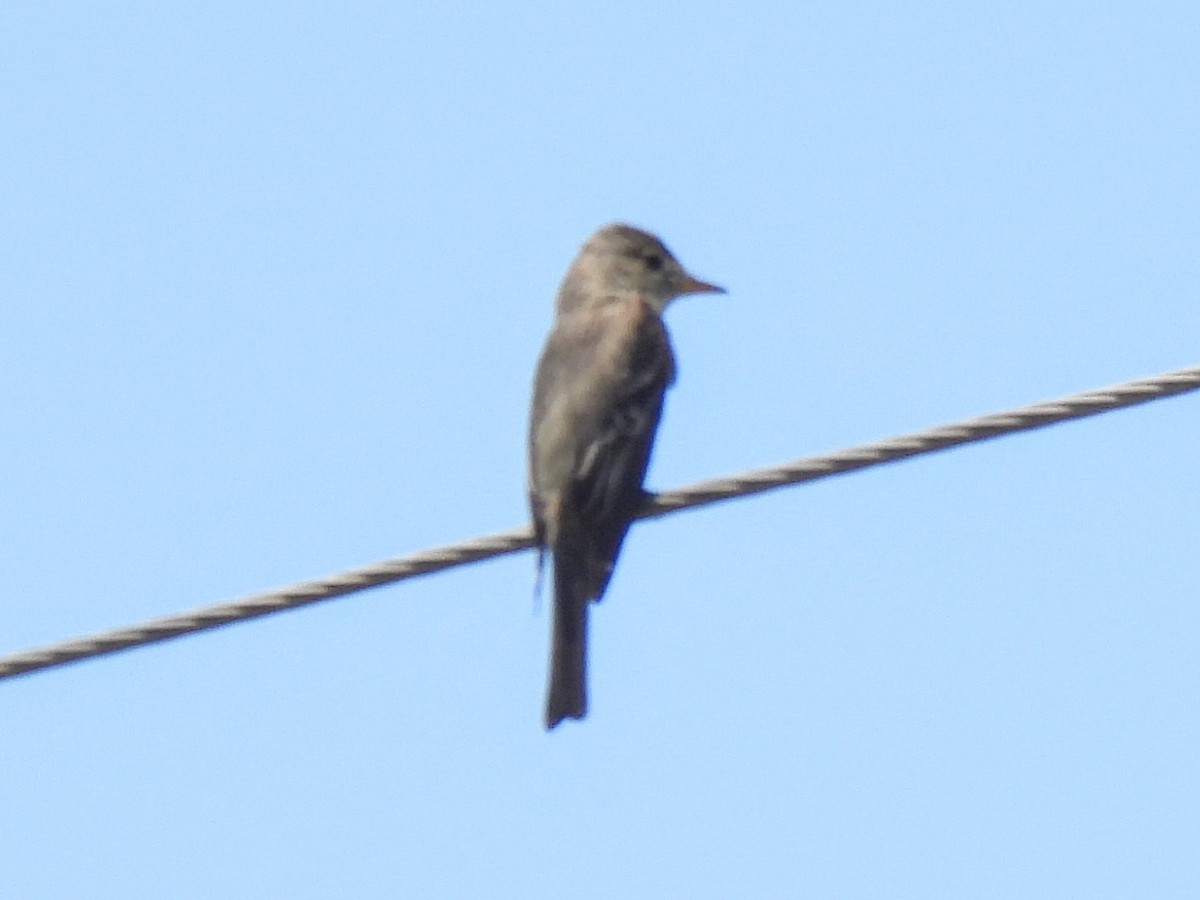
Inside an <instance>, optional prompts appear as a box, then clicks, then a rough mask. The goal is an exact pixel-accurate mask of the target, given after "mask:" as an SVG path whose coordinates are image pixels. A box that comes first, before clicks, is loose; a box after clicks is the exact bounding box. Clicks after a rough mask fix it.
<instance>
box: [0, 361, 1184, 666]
mask: <svg viewBox="0 0 1200 900" xmlns="http://www.w3.org/2000/svg"><path fill="white" fill-rule="evenodd" d="M1198 388H1200V366H1196V367H1193V368H1188V369H1179V370H1177V371H1174V372H1167V373H1165V374H1163V375H1156V376H1154V377H1152V378H1143V379H1140V380H1138V381H1129V382H1126V383H1125V384H1118V385H1115V386H1113V387H1110V388H1104V389H1102V390H1097V391H1088V392H1086V393H1082V394H1072V395H1071V396H1069V397H1063V398H1062V399H1060V400H1051V401H1049V402H1047V403H1037V404H1034V405H1032V406H1024V407H1020V408H1018V409H1013V410H1009V411H1007V412H1001V413H993V414H991V415H986V416H980V417H978V418H975V419H967V420H965V421H962V422H955V423H952V424H950V425H941V426H938V427H935V428H929V429H926V430H925V431H918V432H915V433H913V434H907V435H901V436H899V437H893V438H887V439H886V440H882V441H876V442H874V443H870V444H860V445H859V446H857V447H850V448H848V449H846V450H838V451H836V452H834V453H829V454H825V455H823V456H810V457H807V458H805V459H800V460H796V461H795V462H791V463H787V464H784V465H782V466H777V467H773V468H769V469H758V470H755V471H751V472H747V473H744V474H742V475H735V476H733V477H731V478H721V479H716V480H713V481H702V482H700V483H698V484H694V485H692V486H690V487H686V488H682V489H680V490H677V491H666V492H664V493H661V494H657V495H655V496H654V497H653V498H652V499H651V500H650V501H649V502H648V503H647V506H646V508H645V509H644V510H642V512H641V513H640V514H639V516H638V518H652V517H656V516H662V515H666V514H668V513H672V512H676V511H678V510H681V509H688V508H689V507H693V506H703V505H705V504H708V503H715V502H717V501H719V500H730V499H733V498H734V497H744V496H746V495H748V494H756V493H758V492H760V491H766V490H770V489H772V488H777V487H782V486H783V485H788V484H798V483H800V482H803V481H813V480H815V479H818V478H825V477H828V476H830V475H838V474H841V473H843V472H852V471H855V470H857V469H865V468H867V467H869V466H876V465H880V464H881V463H887V462H895V461H896V460H901V459H907V458H908V457H910V456H917V455H919V454H922V453H932V452H934V451H936V450H945V449H947V448H949V447H955V446H958V445H960V444H968V443H972V442H974V441H983V440H988V439H989V438H994V437H999V436H1001V435H1005V434H1012V433H1014V432H1018V431H1029V430H1031V429H1034V428H1042V427H1044V426H1046V425H1051V424H1054V423H1055V422H1064V421H1067V420H1069V419H1082V418H1084V417H1086V416H1093V415H1096V414H1098V413H1102V412H1108V411H1110V410H1114V409H1121V408H1123V407H1126V406H1134V405H1136V404H1139V403H1146V402H1148V401H1150V400H1157V399H1159V398H1161V397H1171V396H1174V395H1175V394H1182V393H1186V392H1187V391H1194V390H1196V389H1198ZM532 546H533V532H532V531H531V530H530V529H529V528H528V527H526V528H517V529H513V530H511V531H504V532H500V533H498V534H492V535H487V536H484V537H479V538H475V539H473V540H469V541H464V542H463V543H460V544H454V545H452V546H448V547H438V548H435V549H433V550H426V551H423V552H420V553H414V554H411V555H409V556H402V557H398V558H396V559H390V560H385V561H384V562H381V563H376V564H374V565H369V566H364V567H362V568H359V569H351V570H350V571H347V572H342V573H340V574H337V575H331V576H329V577H327V578H319V579H317V580H315V581H305V582H301V583H299V584H294V585H291V586H290V587H285V588H280V589H279V590H275V591H267V592H265V593H261V594H251V595H249V596H246V597H243V598H241V599H239V600H234V601H232V602H229V603H222V604H218V605H216V606H205V607H201V608H200V609H194V610H192V611H190V612H185V613H180V614H178V615H174V616H166V617H163V618H160V619H151V620H149V621H147V622H143V623H141V624H140V625H134V626H131V627H129V628H118V629H114V630H112V631H104V632H100V633H99V634H94V635H91V636H89V637H84V638H79V639H77V640H70V641H64V642H62V643H58V644H51V645H50V646H47V647H42V648H39V649H35V650H27V651H24V652H22V653H14V654H11V655H9V656H5V657H0V680H3V679H5V678H12V677H14V676H17V675H22V674H25V673H27V672H33V671H36V670H38V669H47V668H50V667H52V666H60V665H64V664H66V663H70V662H76V661H78V660H82V659H88V658H90V657H93V656H103V655H105V654H109V653H116V652H117V651H119V650H126V649H129V648H132V647H140V646H142V645H143V644H152V643H156V642H158V641H165V640H169V639H171V638H176V637H181V636H182V635H185V634H192V633H194V632H197V631H205V630H207V629H209V628H217V627H219V626H221V625H228V624H230V623H232V622H241V621H244V620H246V619H254V618H257V617H258V616H265V615H268V614H269V613H275V612H280V611H282V610H285V609H295V608H296V607H299V606H306V605H308V604H310V603H316V602H318V601H321V600H330V599H332V598H334V597H341V596H344V595H346V594H351V593H354V592H356V591H362V590H366V589H367V588H372V587H378V586H379V585H383V584H390V583H391V582H394V581H402V580H403V579H405V578H414V577H416V576H417V575H426V574H429V573H431V572H438V571H441V570H442V569H448V568H451V567H452V566H459V565H465V564H466V563H471V562H478V561H479V560H484V559H490V558H492V557H494V556H503V555H504V554H507V553H515V552H516V551H518V550H525V549H527V548H529V547H532Z"/></svg>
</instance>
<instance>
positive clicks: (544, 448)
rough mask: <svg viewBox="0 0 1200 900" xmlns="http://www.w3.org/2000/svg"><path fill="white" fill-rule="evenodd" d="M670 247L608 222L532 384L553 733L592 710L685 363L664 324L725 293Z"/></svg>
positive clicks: (582, 255)
mask: <svg viewBox="0 0 1200 900" xmlns="http://www.w3.org/2000/svg"><path fill="white" fill-rule="evenodd" d="M721 292H723V291H722V289H721V288H718V287H716V286H715V285H711V284H706V283H705V282H702V281H698V280H697V279H695V278H693V277H692V276H691V275H689V274H688V273H687V272H686V271H684V269H683V267H682V266H680V265H679V263H678V262H677V261H676V260H675V258H674V257H673V256H672V255H671V253H670V252H669V251H668V250H667V248H666V247H665V246H663V244H662V242H661V241H660V240H659V239H658V238H656V237H655V236H654V235H652V234H648V233H647V232H644V231H639V230H638V229H636V228H632V227H630V226H628V225H609V226H608V227H606V228H603V229H601V230H600V231H598V232H596V234H594V235H593V236H592V237H591V239H589V240H588V242H587V243H586V244H584V246H583V248H582V249H581V250H580V252H579V255H578V256H577V257H576V259H575V261H574V262H573V263H572V265H571V267H570V269H568V271H567V274H566V276H565V278H564V279H563V283H562V286H561V287H560V288H559V292H558V297H557V300H556V303H555V320H554V327H553V329H552V331H551V333H550V336H549V338H548V339H547V341H546V346H545V349H544V350H543V351H542V356H541V360H540V362H539V363H538V369H537V376H536V378H535V381H534V391H533V408H532V412H531V417H530V429H529V501H530V507H531V511H532V513H533V522H534V529H535V533H536V536H537V541H538V546H539V548H540V551H539V566H540V565H541V563H542V560H543V558H544V556H545V554H546V553H549V554H550V555H551V556H552V558H553V563H554V622H553V626H552V630H553V636H552V649H551V655H550V676H549V687H548V691H547V697H546V718H545V723H546V727H547V728H553V727H554V726H555V725H557V724H558V723H559V722H560V721H562V720H563V719H564V718H577V719H581V718H583V717H584V716H585V715H586V714H587V623H588V605H589V604H590V603H591V602H592V601H593V600H599V599H600V598H601V596H603V594H604V590H605V588H606V587H607V586H608V581H609V578H611V576H612V571H613V565H614V564H615V563H616V559H617V555H618V554H619V553H620V550H621V543H622V541H623V540H624V539H625V534H626V532H627V531H628V530H629V525H630V523H631V522H632V520H633V517H634V515H635V514H636V513H637V511H638V509H639V508H640V507H641V506H642V503H643V501H644V497H645V493H644V491H643V488H642V482H643V479H644V477H645V474H646V466H647V465H648V463H649V461H650V450H651V447H652V446H653V443H654V434H655V431H656V430H657V428H658V422H659V418H660V416H661V414H662V405H663V395H664V393H665V392H666V389H667V387H668V386H669V385H670V384H671V382H672V381H673V380H674V378H675V358H674V354H673V353H672V351H671V342H670V339H669V338H668V336H667V330H666V328H665V326H664V325H663V322H662V318H661V315H662V312H663V310H664V309H665V308H666V306H667V304H668V303H670V302H671V300H673V299H675V298H676V297H679V296H681V295H682V294H689V293H721Z"/></svg>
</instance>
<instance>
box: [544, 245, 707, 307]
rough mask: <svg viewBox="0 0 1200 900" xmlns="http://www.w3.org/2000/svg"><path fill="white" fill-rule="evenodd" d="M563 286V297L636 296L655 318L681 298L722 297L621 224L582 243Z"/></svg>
mask: <svg viewBox="0 0 1200 900" xmlns="http://www.w3.org/2000/svg"><path fill="white" fill-rule="evenodd" d="M563 287H564V292H568V291H570V292H573V291H578V290H582V291H586V292H588V293H594V294H595V293H607V294H613V293H627V292H628V293H636V294H639V295H640V296H641V297H643V298H644V299H645V300H646V302H647V303H649V304H650V305H651V306H653V307H654V309H655V311H656V312H660V313H661V312H662V311H663V310H664V309H665V308H666V306H667V304H668V303H670V302H671V301H672V300H674V299H675V298H676V297H681V296H683V295H684V294H723V293H725V289H724V288H721V287H717V285H715V284H709V283H707V282H705V281H700V280H699V279H698V278H695V277H694V276H692V275H689V274H688V272H687V270H686V269H684V268H683V266H681V265H680V264H679V261H678V260H677V259H675V257H674V256H673V255H672V254H671V251H670V250H668V249H667V248H666V246H665V245H664V244H663V242H662V241H660V240H659V239H658V238H657V237H655V236H654V235H652V234H650V233H649V232H646V231H641V230H640V229H637V228H634V227H632V226H630V225H622V224H616V225H607V226H605V227H604V228H601V229H600V230H599V231H597V232H596V233H595V234H593V235H592V236H591V238H589V239H588V242H587V243H586V244H584V245H583V249H581V250H580V251H579V256H578V257H576V259H575V262H574V263H573V264H572V266H571V269H570V271H569V272H568V273H567V281H566V283H565V284H564V286H563Z"/></svg>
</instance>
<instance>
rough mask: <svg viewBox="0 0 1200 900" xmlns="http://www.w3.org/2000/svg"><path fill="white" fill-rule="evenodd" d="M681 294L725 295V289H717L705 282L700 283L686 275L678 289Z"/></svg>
mask: <svg viewBox="0 0 1200 900" xmlns="http://www.w3.org/2000/svg"><path fill="white" fill-rule="evenodd" d="M679 293H680V294H681V295H682V294H724V293H727V292H726V290H725V288H723V287H718V286H717V285H715V284H709V283H708V282H707V281H701V280H700V279H699V278H693V277H692V276H691V275H688V276H687V277H686V278H685V279H684V280H683V285H682V287H680V289H679Z"/></svg>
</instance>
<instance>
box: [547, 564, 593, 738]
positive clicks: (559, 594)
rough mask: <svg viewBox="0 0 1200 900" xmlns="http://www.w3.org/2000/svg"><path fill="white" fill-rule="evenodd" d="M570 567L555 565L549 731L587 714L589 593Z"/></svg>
mask: <svg viewBox="0 0 1200 900" xmlns="http://www.w3.org/2000/svg"><path fill="white" fill-rule="evenodd" d="M567 569H569V566H560V565H559V564H558V559H557V558H556V559H555V566H554V624H553V626H552V628H553V637H552V638H551V650H550V686H549V689H548V690H547V692H546V728H547V729H551V728H553V727H554V726H555V725H557V724H558V723H559V722H561V721H562V720H563V719H582V718H583V717H584V716H586V715H587V626H588V604H589V603H590V602H591V601H590V598H589V597H588V595H587V592H586V591H584V590H581V589H580V588H581V585H580V580H579V579H578V578H576V577H574V576H573V574H572V573H571V572H569V571H566V570H567Z"/></svg>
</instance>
